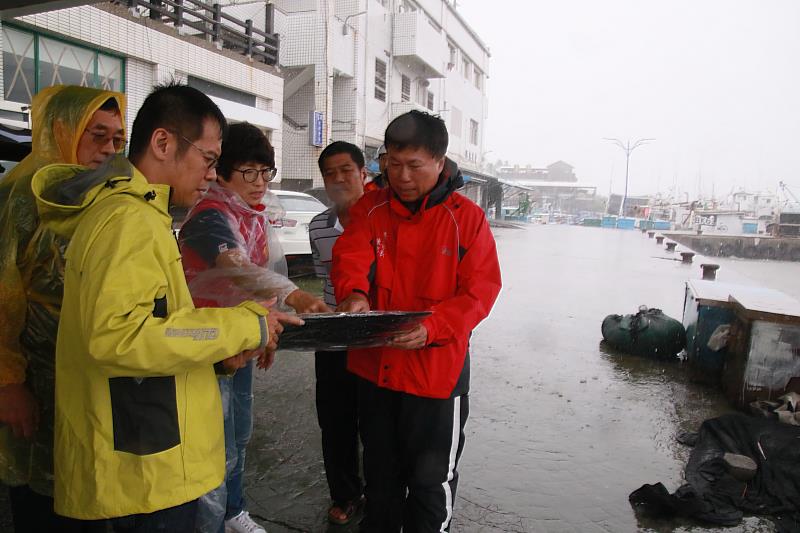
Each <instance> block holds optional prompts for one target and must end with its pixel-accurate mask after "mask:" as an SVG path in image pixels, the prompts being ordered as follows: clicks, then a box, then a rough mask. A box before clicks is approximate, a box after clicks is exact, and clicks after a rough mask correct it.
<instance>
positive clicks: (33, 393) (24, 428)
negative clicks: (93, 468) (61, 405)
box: [0, 86, 125, 531]
mask: <svg viewBox="0 0 800 533" xmlns="http://www.w3.org/2000/svg"><path fill="white" fill-rule="evenodd" d="M124 109H125V97H124V95H122V94H120V93H116V92H110V91H103V90H98V89H90V88H87V87H74V86H55V87H49V88H47V89H43V90H42V91H40V92H39V93H38V94H37V95H36V96H34V98H33V102H32V105H31V110H32V111H31V112H32V115H33V116H32V122H33V132H32V139H33V151H32V152H31V154H30V155H28V156H27V157H26V158H25V159H23V160H22V161H21V162H20V163H19V164H18V165H17V166H16V167H15V168H14V169H13V170H12V171H11V172H10V173H9V174H8V175H7V176H6V178H5V179H4V180H3V182H2V184H1V185H0V237H1V238H0V480H2V482H3V483H4V484H6V485H8V486H9V487H10V489H9V492H10V500H11V513H12V517H13V520H14V527H15V529H16V530H17V531H72V529H70V524H66V523H64V521H63V520H60V519H59V518H57V517H56V515H55V514H54V513H53V497H52V496H53V481H52V480H53V423H54V416H53V410H54V402H55V400H54V389H55V376H54V371H53V367H54V360H55V349H56V332H57V329H58V320H59V312H60V309H61V294H62V290H63V275H64V272H63V264H64V250H65V248H66V245H67V240H66V239H63V238H60V237H58V236H57V235H55V234H54V233H53V232H52V231H49V230H47V229H44V228H42V227H41V226H40V221H39V217H38V214H37V212H36V205H35V202H34V197H33V193H32V191H31V178H32V176H33V174H34V172H35V171H36V170H38V169H40V168H41V167H43V166H45V165H48V164H52V163H68V164H76V165H82V166H84V167H89V168H97V167H99V166H100V165H101V164H103V163H104V162H105V161H106V160H107V159H108V158H109V156H111V155H113V154H115V153H116V152H119V151H121V150H122V149H123V148H124V146H125V127H124V121H123V111H124Z"/></svg>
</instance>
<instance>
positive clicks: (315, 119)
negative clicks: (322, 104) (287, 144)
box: [308, 111, 323, 146]
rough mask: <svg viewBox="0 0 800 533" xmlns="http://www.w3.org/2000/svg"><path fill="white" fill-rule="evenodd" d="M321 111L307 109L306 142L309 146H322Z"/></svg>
mask: <svg viewBox="0 0 800 533" xmlns="http://www.w3.org/2000/svg"><path fill="white" fill-rule="evenodd" d="M322 130H323V122H322V112H321V111H309V112H308V143H309V144H310V145H311V146H322V144H323V142H322Z"/></svg>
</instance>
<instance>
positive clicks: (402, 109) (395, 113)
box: [389, 102, 431, 122]
mask: <svg viewBox="0 0 800 533" xmlns="http://www.w3.org/2000/svg"><path fill="white" fill-rule="evenodd" d="M414 109H416V110H417V111H424V112H426V113H430V112H431V110H430V109H428V108H427V107H425V106H424V105H422V104H418V103H416V102H394V103H393V104H392V116H391V117H390V118H389V121H390V122H391V121H392V120H394V119H396V118H397V117H399V116H400V115H402V114H404V113H408V112H409V111H412V110H414Z"/></svg>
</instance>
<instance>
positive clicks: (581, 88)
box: [458, 0, 800, 197]
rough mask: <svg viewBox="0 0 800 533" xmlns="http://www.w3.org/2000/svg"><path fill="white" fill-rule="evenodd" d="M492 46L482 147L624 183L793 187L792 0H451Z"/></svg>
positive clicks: (796, 21) (796, 135)
mask: <svg viewBox="0 0 800 533" xmlns="http://www.w3.org/2000/svg"><path fill="white" fill-rule="evenodd" d="M458 6H459V7H458V9H459V11H460V13H461V14H462V15H463V16H464V17H465V18H466V20H467V21H468V23H469V24H470V25H471V26H472V27H473V28H474V29H475V30H476V32H477V33H478V34H479V35H480V36H481V38H482V39H483V40H484V41H485V42H486V43H487V44H488V45H489V47H490V49H491V53H492V58H491V62H490V72H489V75H490V79H489V83H488V91H489V92H488V95H489V122H488V126H487V128H488V129H487V137H486V143H485V144H486V145H485V148H484V150H492V152H490V153H489V154H487V156H486V157H487V158H488V159H490V160H492V161H494V160H495V159H497V158H500V159H503V160H508V161H509V162H510V163H518V164H521V165H525V164H531V165H533V166H540V167H543V166H546V165H548V164H550V163H552V162H554V161H557V160H559V159H561V160H564V161H566V162H568V163H570V164H572V165H573V166H575V172H576V174H577V175H578V179H579V180H580V181H581V182H589V183H593V184H595V185H597V186H598V187H599V189H598V192H599V193H601V194H603V195H605V194H608V190H609V183H610V181H611V180H612V178H613V184H612V189H613V191H614V192H619V193H621V192H622V189H623V187H624V179H625V178H624V177H625V154H624V152H623V151H622V150H621V149H619V148H617V147H615V146H613V145H611V144H610V143H608V142H607V141H603V137H617V138H620V139H623V140H627V139H631V140H636V139H638V138H642V137H654V138H656V141H655V142H653V143H652V144H649V145H647V146H643V147H640V148H638V149H637V150H636V151H634V152H633V155H632V156H631V170H630V194H646V193H655V192H657V191H659V190H660V191H661V192H666V191H668V190H669V189H671V188H672V186H673V183H675V182H677V186H678V189H679V190H680V191H688V192H689V193H690V194H691V196H692V197H695V196H696V195H697V192H698V190H699V187H698V182H699V183H700V188H701V189H702V191H703V193H704V194H705V195H710V193H711V191H712V186H713V188H714V191H715V193H716V195H717V196H724V195H726V194H727V193H728V192H730V191H731V189H733V188H737V189H738V188H740V187H744V188H746V189H749V190H756V189H760V190H775V189H776V187H777V183H778V181H779V180H782V181H785V182H787V183H789V184H794V185H796V186H797V187H796V188H795V194H797V195H798V196H800V0H752V1H749V0H528V1H524V0H493V1H492V2H487V1H485V0H459V1H458Z"/></svg>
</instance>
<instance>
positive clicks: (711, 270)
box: [700, 263, 719, 281]
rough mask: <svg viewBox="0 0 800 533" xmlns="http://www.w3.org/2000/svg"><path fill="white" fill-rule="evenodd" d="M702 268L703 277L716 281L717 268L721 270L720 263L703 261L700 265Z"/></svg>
mask: <svg viewBox="0 0 800 533" xmlns="http://www.w3.org/2000/svg"><path fill="white" fill-rule="evenodd" d="M700 268H702V269H703V279H707V280H709V281H714V280H715V279H717V270H719V265H717V264H714V263H703V264H701V265H700Z"/></svg>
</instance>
